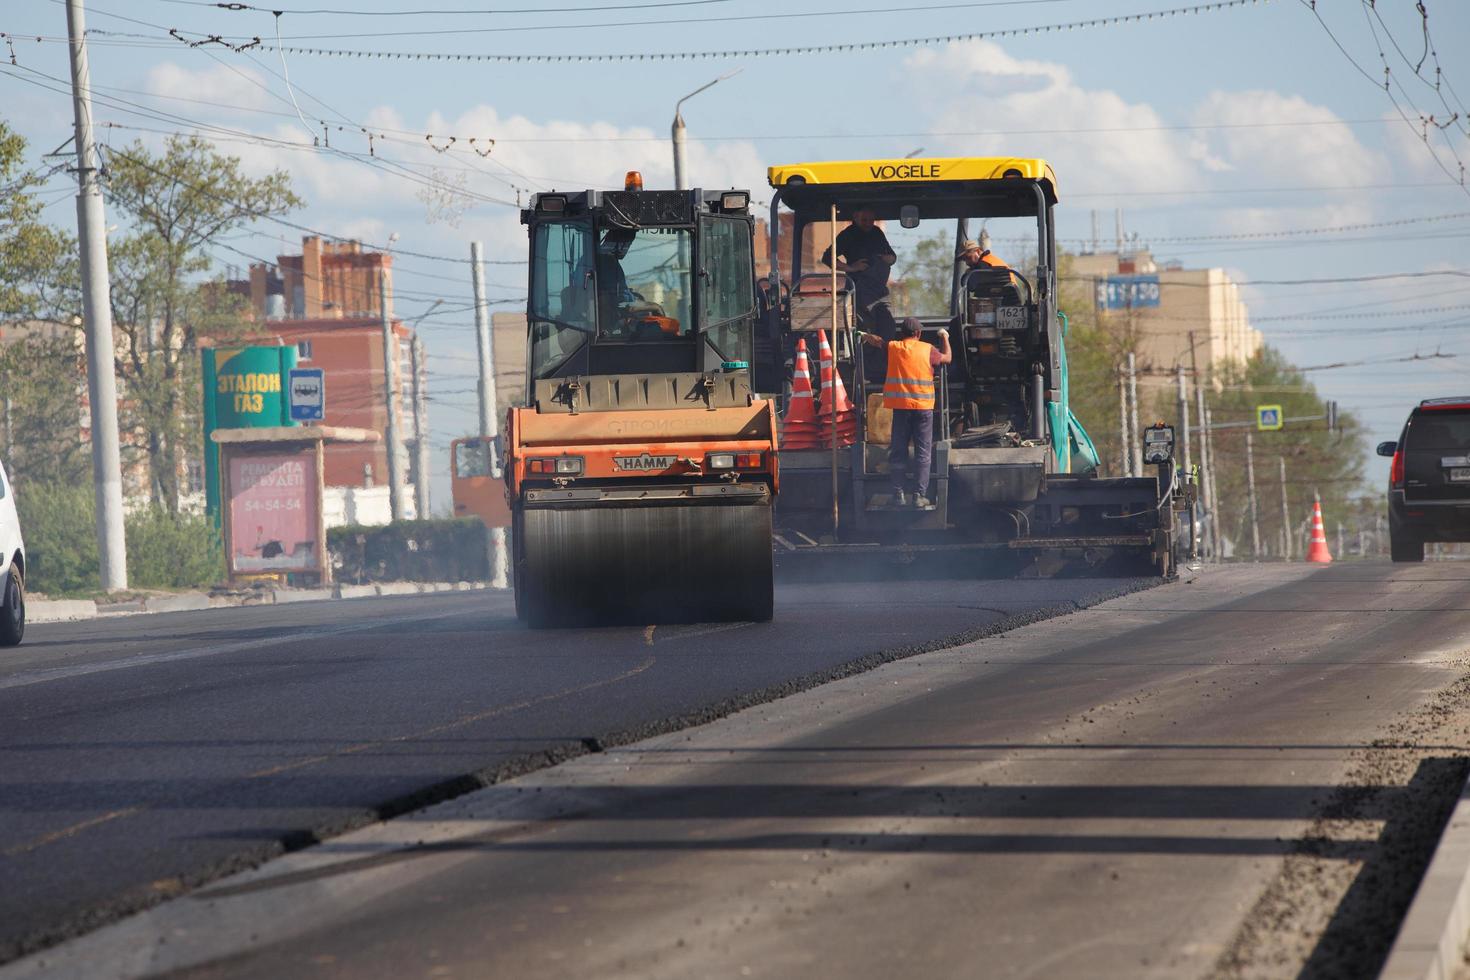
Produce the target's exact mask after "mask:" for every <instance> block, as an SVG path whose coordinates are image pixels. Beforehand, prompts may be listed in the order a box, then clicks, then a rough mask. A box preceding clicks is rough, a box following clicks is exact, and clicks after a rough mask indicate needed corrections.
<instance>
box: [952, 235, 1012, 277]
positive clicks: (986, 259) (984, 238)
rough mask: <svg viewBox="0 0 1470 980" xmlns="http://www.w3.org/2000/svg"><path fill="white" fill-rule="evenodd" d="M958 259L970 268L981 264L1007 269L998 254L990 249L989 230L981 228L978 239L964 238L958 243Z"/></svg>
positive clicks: (978, 266) (975, 267)
mask: <svg viewBox="0 0 1470 980" xmlns="http://www.w3.org/2000/svg"><path fill="white" fill-rule="evenodd" d="M959 257H960V259H961V260H962V261H963V262H964V263H965V265H967V266H969V267H970V268H971V269H978V268H980V267H981V266H986V265H988V266H993V267H995V268H997V269H1009V268H1010V266H1008V265H1006V264H1005V262H1004V261H1002V260H1001V258H1000V256H998V255H996V254H995V253H994V252H992V251H991V250H990V232H988V231H984V230H982V231H981V232H980V240H979V241H978V242H977V241H975V240H973V239H966V240H965V241H963V242H961V243H960V253H959Z"/></svg>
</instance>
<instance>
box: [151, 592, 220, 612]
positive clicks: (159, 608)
mask: <svg viewBox="0 0 1470 980" xmlns="http://www.w3.org/2000/svg"><path fill="white" fill-rule="evenodd" d="M208 608H209V596H207V595H205V594H204V593H203V592H183V593H180V594H179V595H159V596H149V597H148V598H147V599H144V600H143V611H144V612H191V611H193V610H195V609H208Z"/></svg>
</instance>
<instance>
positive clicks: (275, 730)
mask: <svg viewBox="0 0 1470 980" xmlns="http://www.w3.org/2000/svg"><path fill="white" fill-rule="evenodd" d="M1148 584H1151V583H1150V582H1148V581H1146V580H1117V579H1114V580H1065V581H963V582H904V583H899V584H892V583H890V584H877V583H826V584H806V585H793V586H788V587H785V588H783V589H781V590H779V592H778V596H777V606H776V619H775V621H774V622H772V623H769V624H711V625H707V626H680V627H657V628H644V629H638V628H625V629H604V630H567V631H547V632H531V631H528V630H526V629H524V628H522V627H521V626H520V625H519V624H518V623H517V621H516V620H515V617H514V614H513V612H512V608H511V601H510V598H509V596H507V595H502V594H495V593H489V592H469V593H439V594H427V595H421V596H405V597H393V598H379V599H360V600H344V601H337V602H318V603H301V604H294V605H278V606H256V607H240V608H234V609H217V610H210V611H202V612H195V613H177V614H165V615H151V616H128V617H114V618H104V619H99V620H95V621H89V622H85V623H72V624H52V625H32V626H31V627H30V629H29V631H28V634H27V642H26V644H25V645H24V646H23V647H21V648H19V649H18V650H16V651H10V652H7V653H6V654H5V656H4V658H3V659H0V881H3V882H4V887H3V888H0V961H5V960H9V959H13V958H14V957H16V956H18V955H21V954H22V953H24V952H27V951H29V950H33V949H37V948H41V947H43V946H46V945H49V944H51V943H54V942H57V941H59V940H61V939H64V938H66V937H68V936H71V935H75V934H78V933H80V932H84V931H87V930H89V929H91V928H94V927H96V926H98V925H100V924H103V923H105V922H107V921H110V920H112V919H115V918H117V917H118V916H120V915H123V914H126V913H127V912H129V911H132V910H135V909H139V908H143V907H146V906H148V905H151V904H154V903H156V902H158V901H161V900H163V899H165V898H168V897H171V896H173V895H176V894H179V893H181V892H182V891H186V890H188V889H189V888H191V887H194V886H196V885H198V884H199V883H201V882H203V881H208V880H212V879H214V878H217V877H219V876H220V875H222V874H225V873H227V872H229V871H232V870H236V869H239V868H241V867H245V866H249V865H253V864H256V863H259V862H260V861H262V860H265V859H267V858H269V857H271V856H273V855H275V854H278V853H281V852H282V851H283V850H287V849H292V848H295V847H299V846H302V845H305V844H307V843H310V842H312V841H314V840H316V839H319V838H321V837H325V836H329V835H331V834H333V833H337V832H340V831H342V830H345V829H348V828H351V827H354V826H358V825H361V824H363V823H366V822H369V821H371V820H374V819H378V818H381V817H384V816H391V815H394V814H396V813H400V812H403V811H405V810H407V809H411V808H413V807H415V806H418V805H420V804H423V803H427V802H431V801H433V800H437V799H441V798H445V797H448V796H452V795H455V794H457V793H460V792H464V791H467V790H469V789H473V788H475V787H478V786H481V785H484V784H486V783H490V782H494V781H496V780H498V779H500V778H504V777H506V776H508V775H512V774H517V773H520V772H525V771H528V770H531V769H535V768H538V767H541V766H544V765H547V764H551V763H555V762H557V761H560V760H563V759H566V758H570V757H572V756H575V755H579V754H582V753H585V752H589V751H597V750H599V749H601V748H602V747H604V746H607V745H613V744H621V743H625V742H628V741H632V740H635V739H638V738H642V737H646V736H648V735H651V734H655V733H658V732H663V731H668V730H671V729H675V728H678V727H681V726H685V725H690V724H697V723H699V722H702V721H706V720H710V719H712V718H714V717H718V716H719V715H722V714H725V713H728V712H729V711H732V710H736V709H738V708H741V707H745V706H748V705H751V704H756V703H760V702H762V701H765V700H770V699H772V698H775V697H779V696H781V695H783V694H787V693H792V692H795V691H797V690H801V689H803V688H806V687H810V686H812V685H814V684H818V683H821V682H823V681H826V680H830V679H833V678H835V677H839V676H843V675H844V674H848V673H852V672H855V671H859V670H863V669H867V668H869V667H872V666H876V665H877V664H879V663H882V662H885V661H887V660H891V659H894V658H897V657H902V656H907V655H910V654H914V653H918V652H923V651H927V650H933V649H938V648H941V647H944V646H948V645H951V644H953V643H956V642H961V641H963V640H966V639H972V638H975V637H978V636H981V635H984V634H985V633H987V632H992V631H997V630H1002V629H1006V628H1010V627H1013V626H1016V625H1020V624H1023V623H1026V622H1031V621H1035V620H1038V619H1043V618H1046V617H1048V616H1053V615H1057V614H1060V613H1064V612H1067V611H1070V610H1072V609H1076V608H1080V607H1083V606H1087V605H1091V604H1093V603H1095V602H1098V601H1101V600H1102V599H1104V598H1107V597H1110V596H1112V595H1117V594H1120V593H1122V592H1126V591H1131V590H1134V589H1137V588H1142V587H1146V586H1147V585H1148ZM714 587H717V586H714Z"/></svg>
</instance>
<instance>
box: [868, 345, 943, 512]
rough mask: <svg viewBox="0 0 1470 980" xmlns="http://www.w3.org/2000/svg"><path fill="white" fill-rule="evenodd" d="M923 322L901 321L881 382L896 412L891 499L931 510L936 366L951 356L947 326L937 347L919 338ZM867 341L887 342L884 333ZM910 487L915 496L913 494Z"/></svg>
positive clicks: (889, 405) (891, 450)
mask: <svg viewBox="0 0 1470 980" xmlns="http://www.w3.org/2000/svg"><path fill="white" fill-rule="evenodd" d="M923 329H924V327H923V324H921V323H919V321H918V320H917V319H915V318H914V317H908V318H907V319H905V320H904V321H903V323H901V324H899V327H898V339H897V340H892V341H889V342H888V375H887V377H886V379H885V380H884V382H883V405H884V406H885V407H886V408H889V409H892V411H893V435H892V438H891V439H890V441H889V443H888V475H889V478H890V479H891V480H892V481H893V502H894V504H896V505H897V506H899V507H906V506H909V504H910V501H912V505H913V506H914V507H916V508H918V509H920V510H928V509H929V508H931V507H933V506H934V505H933V504H931V503H930V502H929V497H928V493H929V466H930V461H931V460H932V459H933V455H934V369H935V368H937V367H938V366H939V365H941V364H948V363H949V362H950V361H951V360H953V355H952V354H951V353H950V349H949V331H948V330H944V329H941V330H940V331H939V347H937V348H936V347H935V346H934V345H933V344H929V343H926V342H925V341H922V340H920V339H919V334H920V333H921V332H922V331H923ZM863 343H865V344H869V345H871V346H873V347H880V346H882V345H883V343H884V341H883V338H881V337H879V336H877V335H876V334H864V335H863ZM910 442H912V443H913V444H914V475H913V478H912V479H910V478H909V472H908V470H909V443H910ZM911 489H912V492H913V496H912V498H911V497H910V496H909V493H910V490H911Z"/></svg>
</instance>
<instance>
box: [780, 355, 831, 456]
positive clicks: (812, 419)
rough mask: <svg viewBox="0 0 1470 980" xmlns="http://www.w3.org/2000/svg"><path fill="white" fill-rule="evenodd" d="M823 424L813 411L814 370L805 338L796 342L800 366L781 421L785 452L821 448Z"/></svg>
mask: <svg viewBox="0 0 1470 980" xmlns="http://www.w3.org/2000/svg"><path fill="white" fill-rule="evenodd" d="M820 428H821V427H820V425H819V424H818V422H817V415H816V412H815V411H813V408H812V371H811V364H810V362H809V361H808V360H807V353H806V340H805V338H801V339H798V340H797V341H796V364H795V366H794V367H793V369H792V372H791V398H790V400H789V401H787V403H786V415H785V417H784V418H782V419H781V448H782V449H819V448H821V445H822V442H821V437H820Z"/></svg>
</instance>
